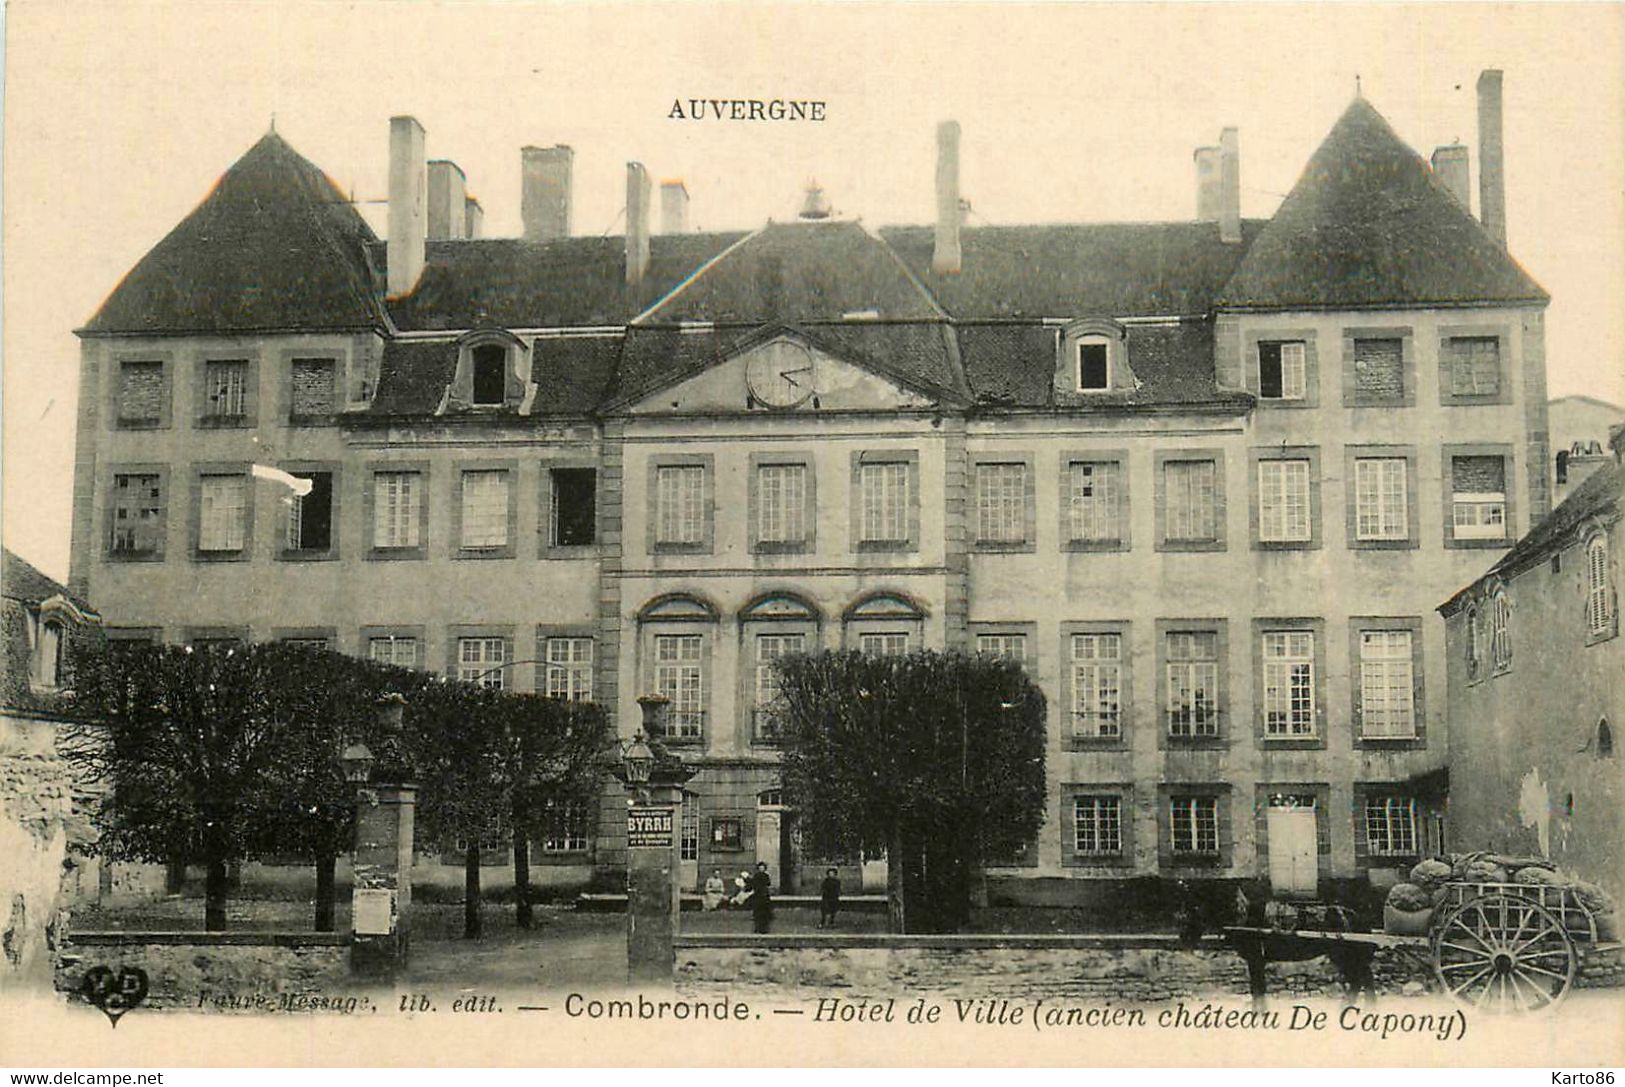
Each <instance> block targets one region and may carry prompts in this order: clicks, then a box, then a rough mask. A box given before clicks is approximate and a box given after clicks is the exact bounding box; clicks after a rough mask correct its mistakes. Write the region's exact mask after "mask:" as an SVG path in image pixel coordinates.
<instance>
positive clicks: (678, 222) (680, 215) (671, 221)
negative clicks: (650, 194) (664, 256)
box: [660, 178, 688, 234]
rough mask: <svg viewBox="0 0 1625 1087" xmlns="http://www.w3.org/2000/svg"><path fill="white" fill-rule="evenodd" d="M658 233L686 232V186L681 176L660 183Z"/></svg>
mask: <svg viewBox="0 0 1625 1087" xmlns="http://www.w3.org/2000/svg"><path fill="white" fill-rule="evenodd" d="M660 233H662V234H687V233H688V186H687V185H684V184H683V181H682V179H681V178H673V179H671V180H669V181H662V182H661V183H660Z"/></svg>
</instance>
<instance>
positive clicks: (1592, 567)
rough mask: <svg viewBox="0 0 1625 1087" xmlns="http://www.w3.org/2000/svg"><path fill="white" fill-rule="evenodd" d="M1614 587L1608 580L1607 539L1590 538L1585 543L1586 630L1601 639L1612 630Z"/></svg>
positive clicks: (1600, 537) (1598, 536)
mask: <svg viewBox="0 0 1625 1087" xmlns="http://www.w3.org/2000/svg"><path fill="white" fill-rule="evenodd" d="M1614 608H1615V602H1614V587H1613V585H1612V584H1610V583H1609V578H1608V537H1606V536H1604V535H1601V534H1600V533H1599V534H1598V535H1596V536H1593V537H1591V539H1590V540H1589V541H1587V543H1586V630H1587V631H1589V632H1590V634H1591V636H1592V637H1602V636H1605V635H1607V634H1610V633H1612V632H1613V629H1614V621H1615V616H1614Z"/></svg>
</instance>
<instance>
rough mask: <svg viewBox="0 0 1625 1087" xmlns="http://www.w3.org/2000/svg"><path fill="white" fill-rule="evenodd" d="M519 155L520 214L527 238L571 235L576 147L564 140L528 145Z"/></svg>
mask: <svg viewBox="0 0 1625 1087" xmlns="http://www.w3.org/2000/svg"><path fill="white" fill-rule="evenodd" d="M519 156H520V175H519V217H520V219H521V220H522V221H523V222H524V225H525V240H526V241H527V242H545V241H552V240H553V239H554V238H568V237H569V236H570V203H571V198H570V188H571V184H572V182H571V175H572V174H573V173H574V172H575V158H576V153H575V151H573V150H572V149H571V148H569V147H567V146H565V145H564V144H562V143H561V144H558V145H556V146H554V147H525V148H522V149H521V150H520V152H519Z"/></svg>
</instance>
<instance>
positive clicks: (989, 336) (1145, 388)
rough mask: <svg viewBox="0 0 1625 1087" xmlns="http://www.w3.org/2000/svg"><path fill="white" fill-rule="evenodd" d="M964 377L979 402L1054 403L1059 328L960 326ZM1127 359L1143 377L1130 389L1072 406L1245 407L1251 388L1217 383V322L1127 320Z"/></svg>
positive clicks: (1092, 396)
mask: <svg viewBox="0 0 1625 1087" xmlns="http://www.w3.org/2000/svg"><path fill="white" fill-rule="evenodd" d="M956 332H957V333H958V336H959V353H960V357H961V358H962V359H963V360H964V366H965V376H966V378H967V379H968V380H969V382H970V387H971V392H972V395H973V396H974V397H975V399H976V401H977V402H978V403H982V404H987V405H990V406H1009V407H1031V408H1043V407H1052V406H1054V404H1055V393H1054V378H1055V352H1056V338H1057V337H1058V336H1059V334H1060V329H1058V328H1055V327H1048V328H1046V327H1043V326H1039V325H1033V324H1012V323H1002V322H1001V323H974V324H961V325H958V326H957V328H956ZM1127 333H1128V335H1127V350H1128V365H1129V369H1130V370H1132V371H1133V373H1134V377H1135V379H1136V381H1137V382H1138V385H1137V387H1136V388H1134V389H1133V390H1132V391H1123V392H1112V393H1098V394H1095V393H1092V394H1090V395H1089V396H1088V397H1087V398H1083V399H1082V401H1081V403H1077V404H1074V403H1069V404H1068V408H1069V410H1082V411H1089V410H1095V409H1102V410H1114V409H1122V408H1125V407H1150V406H1155V405H1166V406H1170V407H1178V406H1190V405H1193V404H1221V405H1227V406H1230V407H1234V408H1236V409H1237V410H1245V409H1246V408H1247V407H1249V406H1250V405H1251V404H1252V397H1251V396H1249V395H1248V394H1246V393H1242V392H1235V391H1232V390H1221V389H1220V388H1219V387H1218V386H1217V385H1216V384H1215V382H1214V372H1213V326H1212V323H1211V322H1209V321H1206V320H1185V321H1180V322H1179V323H1177V324H1169V325H1162V324H1157V325H1130V326H1129V328H1128V330H1127Z"/></svg>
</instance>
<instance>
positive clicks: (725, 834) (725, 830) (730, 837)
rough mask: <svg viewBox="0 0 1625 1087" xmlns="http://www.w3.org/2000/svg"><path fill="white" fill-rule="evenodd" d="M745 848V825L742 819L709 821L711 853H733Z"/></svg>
mask: <svg viewBox="0 0 1625 1087" xmlns="http://www.w3.org/2000/svg"><path fill="white" fill-rule="evenodd" d="M743 848H745V823H744V820H742V819H713V820H711V850H712V852H729V853H734V852H738V851H739V850H741V849H743Z"/></svg>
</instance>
